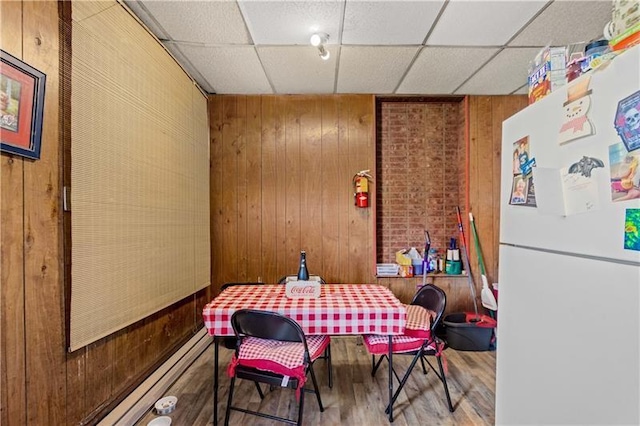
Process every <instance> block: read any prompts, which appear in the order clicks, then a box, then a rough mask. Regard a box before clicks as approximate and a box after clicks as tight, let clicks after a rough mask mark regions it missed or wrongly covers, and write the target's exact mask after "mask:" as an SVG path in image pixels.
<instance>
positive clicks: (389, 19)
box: [342, 0, 444, 45]
mask: <svg viewBox="0 0 640 426" xmlns="http://www.w3.org/2000/svg"><path fill="white" fill-rule="evenodd" d="M443 4H444V1H443V0H439V1H423V2H417V1H348V2H347V6H346V9H345V17H344V29H343V31H342V43H343V44H378V45H380V44H383V45H388V44H422V42H423V41H424V38H425V37H426V35H427V33H428V32H429V29H430V28H431V25H433V22H434V21H435V19H436V16H438V12H439V11H440V9H441V8H442V5H443Z"/></svg>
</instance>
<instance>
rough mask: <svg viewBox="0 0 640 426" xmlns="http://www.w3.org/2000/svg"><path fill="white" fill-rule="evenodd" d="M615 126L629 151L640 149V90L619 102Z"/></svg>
mask: <svg viewBox="0 0 640 426" xmlns="http://www.w3.org/2000/svg"><path fill="white" fill-rule="evenodd" d="M614 126H615V128H616V132H618V135H619V136H620V138H621V139H622V142H623V143H624V145H625V146H626V148H627V151H634V150H636V149H638V148H640V90H639V91H637V92H635V93H633V94H632V95H630V96H627V97H626V98H624V99H622V100H621V101H620V102H618V108H617V110H616V118H615V122H614Z"/></svg>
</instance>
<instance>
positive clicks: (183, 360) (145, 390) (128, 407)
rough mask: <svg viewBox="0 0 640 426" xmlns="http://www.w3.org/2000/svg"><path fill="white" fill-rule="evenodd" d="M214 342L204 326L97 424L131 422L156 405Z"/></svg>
mask: <svg viewBox="0 0 640 426" xmlns="http://www.w3.org/2000/svg"><path fill="white" fill-rule="evenodd" d="M211 343H213V339H212V338H211V337H210V336H209V335H208V334H207V331H206V329H205V328H204V327H203V328H201V329H200V330H199V331H198V332H197V333H196V334H195V335H194V336H193V337H192V338H191V339H189V341H188V342H186V343H185V344H184V345H182V347H180V348H179V349H178V350H177V351H176V352H175V353H174V354H173V355H172V356H171V357H170V358H169V359H168V360H167V361H165V362H164V363H163V364H162V365H161V366H160V367H159V368H158V369H156V370H155V371H154V372H153V373H152V374H151V375H150V376H149V377H148V378H147V379H146V380H145V381H144V382H142V383H141V384H140V385H139V386H138V387H137V388H135V389H134V390H133V391H132V392H131V393H129V394H128V396H127V397H126V398H125V399H124V400H123V401H122V402H120V404H118V405H117V406H116V407H115V408H114V409H113V410H111V412H110V413H109V414H107V416H105V417H104V418H103V419H102V420H101V421H100V422H99V423H98V425H102V426H111V425H122V426H125V425H132V424H135V423H136V422H137V421H138V420H140V419H141V418H142V417H143V416H144V414H145V413H146V412H148V411H149V410H150V409H152V408H153V406H154V404H155V403H156V401H157V400H158V399H160V398H161V397H163V396H164V395H163V394H164V392H165V391H166V390H167V389H168V388H169V387H170V386H171V385H172V384H173V383H174V382H175V381H176V380H177V379H178V378H179V377H180V376H181V375H182V374H183V373H184V372H185V370H186V369H187V368H188V367H189V366H190V365H191V364H193V362H194V361H195V360H196V359H197V358H198V357H199V356H200V355H201V354H202V353H203V352H204V351H205V350H206V349H207V348H208V347H209V345H211Z"/></svg>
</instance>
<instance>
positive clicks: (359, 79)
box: [337, 46, 419, 94]
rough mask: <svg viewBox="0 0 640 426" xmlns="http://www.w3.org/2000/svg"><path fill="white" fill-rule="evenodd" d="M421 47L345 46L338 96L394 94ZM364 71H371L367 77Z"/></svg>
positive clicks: (339, 74)
mask: <svg viewBox="0 0 640 426" xmlns="http://www.w3.org/2000/svg"><path fill="white" fill-rule="evenodd" d="M418 49H419V48H418V47H417V46H414V47H411V46H407V47H391V46H385V47H373V46H344V47H343V48H342V49H341V51H340V70H339V72H338V88H337V92H338V93H380V94H383V93H386V94H388V93H393V91H394V89H395V88H396V86H397V85H398V82H399V81H400V79H401V78H402V76H403V75H404V72H405V70H406V69H407V67H408V66H409V64H410V63H411V61H412V59H413V58H414V56H415V55H416V53H417V52H418ZM362 70H367V72H366V78H365V77H364V76H363V72H362Z"/></svg>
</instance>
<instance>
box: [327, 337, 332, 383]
mask: <svg viewBox="0 0 640 426" xmlns="http://www.w3.org/2000/svg"><path fill="white" fill-rule="evenodd" d="M326 352H327V368H329V389H332V388H333V365H332V364H331V343H329V346H327V349H326Z"/></svg>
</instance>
